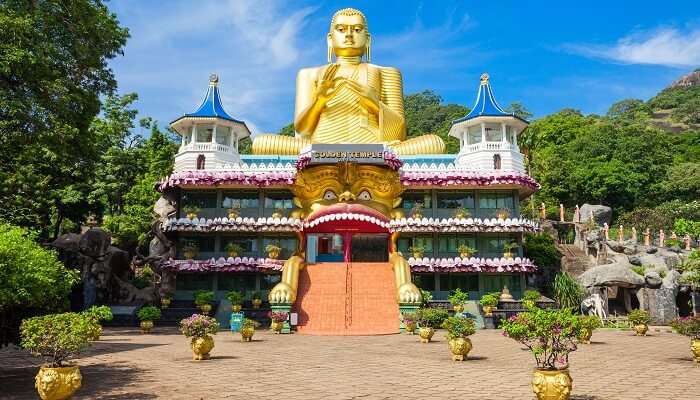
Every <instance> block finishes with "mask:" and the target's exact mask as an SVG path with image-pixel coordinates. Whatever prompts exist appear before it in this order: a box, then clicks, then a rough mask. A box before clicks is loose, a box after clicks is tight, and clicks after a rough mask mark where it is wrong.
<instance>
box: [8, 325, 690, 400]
mask: <svg viewBox="0 0 700 400" xmlns="http://www.w3.org/2000/svg"><path fill="white" fill-rule="evenodd" d="M650 333H651V336H648V337H643V338H642V337H634V336H632V334H631V333H630V332H628V331H616V330H606V331H598V332H596V333H595V334H594V336H593V344H591V345H587V346H581V348H580V350H579V351H577V352H575V353H574V354H573V355H572V357H571V360H570V363H571V375H572V377H573V379H574V391H573V393H574V396H572V399H575V400H584V399H585V400H614V399H625V400H629V399H653V400H662V399H683V400H688V399H700V392H698V390H697V383H698V382H700V366H698V365H696V364H695V363H693V362H692V359H691V357H690V351H689V340H688V339H687V338H685V337H682V336H679V335H676V334H673V333H670V332H668V331H667V329H666V328H661V329H660V330H656V329H652V331H651V332H650ZM215 339H216V347H215V348H214V350H213V351H212V356H213V358H212V359H211V360H209V361H202V362H195V361H192V358H191V353H190V349H189V346H188V341H187V339H185V338H184V337H183V336H181V335H179V334H178V332H177V330H176V329H175V328H159V329H157V330H156V333H155V334H153V335H141V334H139V333H138V331H137V330H136V329H106V330H105V334H104V335H103V336H102V339H100V341H98V342H96V343H95V344H94V345H93V346H92V348H91V349H90V350H89V351H88V352H87V353H86V354H85V356H84V357H83V358H81V359H80V360H79V363H80V366H81V371H82V374H83V387H82V389H81V390H80V391H79V392H78V393H77V394H76V396H74V399H107V400H116V399H129V400H131V399H134V400H137V399H195V400H199V399H205V400H209V399H266V398H274V399H363V400H369V399H402V400H406V399H421V400H425V399H479V400H485V399H499V400H500V399H513V400H523V399H528V400H529V399H532V398H533V395H532V392H531V390H530V385H529V382H530V374H531V369H532V366H533V361H532V357H531V355H530V354H529V353H528V352H526V351H524V350H522V349H521V346H520V345H518V344H517V343H516V342H514V341H512V340H510V339H508V338H505V337H503V336H501V334H500V331H498V330H488V331H479V332H477V333H476V335H474V336H473V337H472V341H473V343H474V350H473V351H472V353H471V354H470V356H469V360H468V361H465V362H461V363H460V362H453V361H452V360H451V359H450V354H449V350H448V349H447V344H446V343H445V338H444V332H442V331H438V333H437V334H436V335H435V339H436V340H435V342H434V343H430V344H421V343H418V337H417V336H409V335H391V336H374V337H314V336H303V335H272V334H269V333H268V332H257V333H256V336H255V338H254V339H255V341H253V342H251V343H242V342H240V340H239V336H238V335H236V336H234V335H232V334H231V333H230V332H226V331H224V332H221V333H219V334H218V335H216V337H215ZM37 366H38V361H37V360H36V359H34V358H32V357H30V356H28V355H27V354H26V353H24V352H19V351H14V350H8V349H5V350H2V351H0V398H2V399H35V398H38V397H37V395H36V394H35V393H36V392H35V391H34V388H33V377H34V375H35V374H36V369H37Z"/></svg>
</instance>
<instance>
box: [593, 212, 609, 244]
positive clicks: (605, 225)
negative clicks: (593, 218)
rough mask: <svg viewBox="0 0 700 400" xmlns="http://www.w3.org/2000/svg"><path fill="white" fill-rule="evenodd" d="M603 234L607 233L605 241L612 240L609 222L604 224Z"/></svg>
mask: <svg viewBox="0 0 700 400" xmlns="http://www.w3.org/2000/svg"><path fill="white" fill-rule="evenodd" d="M591 215H592V214H591ZM603 232H605V240H610V228H609V227H608V223H607V222H603Z"/></svg>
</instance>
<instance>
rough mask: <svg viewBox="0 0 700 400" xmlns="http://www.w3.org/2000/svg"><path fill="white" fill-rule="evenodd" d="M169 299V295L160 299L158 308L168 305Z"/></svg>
mask: <svg viewBox="0 0 700 400" xmlns="http://www.w3.org/2000/svg"><path fill="white" fill-rule="evenodd" d="M170 303H171V300H170V298H169V297H163V298H161V299H160V308H168V307H170Z"/></svg>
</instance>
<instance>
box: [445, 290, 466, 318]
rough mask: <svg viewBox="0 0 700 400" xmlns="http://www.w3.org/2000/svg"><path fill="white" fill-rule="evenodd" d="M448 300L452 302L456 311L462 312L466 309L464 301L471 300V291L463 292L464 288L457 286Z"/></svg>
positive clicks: (457, 312)
mask: <svg viewBox="0 0 700 400" xmlns="http://www.w3.org/2000/svg"><path fill="white" fill-rule="evenodd" d="M447 300H449V301H450V303H452V308H453V309H454V311H455V313H456V314H461V313H462V312H463V311H464V303H466V302H467V301H469V292H463V291H462V289H460V288H457V289H455V290H454V291H453V292H452V294H450V295H449V296H448V297H447Z"/></svg>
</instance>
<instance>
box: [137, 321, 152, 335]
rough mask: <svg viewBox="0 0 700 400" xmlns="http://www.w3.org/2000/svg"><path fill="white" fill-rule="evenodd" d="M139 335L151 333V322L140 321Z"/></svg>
mask: <svg viewBox="0 0 700 400" xmlns="http://www.w3.org/2000/svg"><path fill="white" fill-rule="evenodd" d="M139 326H141V333H151V329H153V321H141V324H140V325H139Z"/></svg>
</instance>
